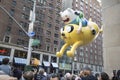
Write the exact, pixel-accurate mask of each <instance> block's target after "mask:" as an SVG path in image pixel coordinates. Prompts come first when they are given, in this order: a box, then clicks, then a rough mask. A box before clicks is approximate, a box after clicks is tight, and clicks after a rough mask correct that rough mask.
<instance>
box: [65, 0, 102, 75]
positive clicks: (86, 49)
mask: <svg viewBox="0 0 120 80" xmlns="http://www.w3.org/2000/svg"><path fill="white" fill-rule="evenodd" d="M64 1H66V0H63V2H64ZM69 2H70V3H69V4H72V5H71V6H70V5H68V6H67V7H66V6H65V7H64V8H65V9H67V8H72V9H73V10H80V11H82V12H83V13H84V16H85V18H86V19H87V20H89V18H91V19H92V21H93V22H96V23H97V24H98V26H99V27H101V26H102V23H101V21H102V19H101V17H102V16H101V5H100V3H99V2H98V1H97V0H70V1H69ZM64 4H65V3H64ZM64 4H63V6H64ZM65 9H64V10H65ZM102 44H103V42H102V34H100V35H99V36H98V37H97V38H96V39H95V40H94V41H93V42H92V43H90V44H88V45H86V46H83V47H79V48H78V49H77V50H76V53H75V55H76V56H75V57H74V59H73V60H74V63H72V66H71V68H72V69H73V72H74V73H78V72H79V70H81V69H82V68H83V67H84V66H89V67H91V68H92V69H93V71H94V72H101V71H102V69H103V46H102ZM68 60H69V59H68ZM70 65H71V64H70ZM70 65H69V66H70Z"/></svg>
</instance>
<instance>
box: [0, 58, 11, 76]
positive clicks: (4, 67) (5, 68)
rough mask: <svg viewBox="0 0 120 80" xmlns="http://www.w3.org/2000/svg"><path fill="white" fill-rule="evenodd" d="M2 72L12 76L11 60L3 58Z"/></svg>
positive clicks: (0, 68)
mask: <svg viewBox="0 0 120 80" xmlns="http://www.w3.org/2000/svg"><path fill="white" fill-rule="evenodd" d="M0 70H2V71H3V72H5V74H7V75H10V76H11V75H12V71H11V66H10V65H9V58H3V60H2V65H0Z"/></svg>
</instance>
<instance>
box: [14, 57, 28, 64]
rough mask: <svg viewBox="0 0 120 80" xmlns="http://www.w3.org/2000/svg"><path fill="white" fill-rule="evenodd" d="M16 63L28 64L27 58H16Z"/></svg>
mask: <svg viewBox="0 0 120 80" xmlns="http://www.w3.org/2000/svg"><path fill="white" fill-rule="evenodd" d="M14 60H15V63H18V64H26V63H27V59H23V58H14Z"/></svg>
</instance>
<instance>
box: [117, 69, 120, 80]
mask: <svg viewBox="0 0 120 80" xmlns="http://www.w3.org/2000/svg"><path fill="white" fill-rule="evenodd" d="M117 78H118V80H120V70H118V71H117Z"/></svg>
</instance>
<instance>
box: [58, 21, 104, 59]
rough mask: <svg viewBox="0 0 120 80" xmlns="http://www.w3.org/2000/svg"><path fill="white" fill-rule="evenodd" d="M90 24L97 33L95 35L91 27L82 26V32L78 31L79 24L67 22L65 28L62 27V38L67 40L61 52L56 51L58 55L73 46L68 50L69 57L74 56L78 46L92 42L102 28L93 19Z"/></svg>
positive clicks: (60, 55)
mask: <svg viewBox="0 0 120 80" xmlns="http://www.w3.org/2000/svg"><path fill="white" fill-rule="evenodd" d="M89 23H90V26H92V27H93V28H94V29H95V31H96V34H95V35H93V34H92V32H91V30H90V27H89V26H86V27H82V30H81V32H80V33H77V30H78V28H79V25H76V24H67V25H65V26H64V27H63V28H61V38H62V39H63V40H64V41H65V44H64V45H63V46H62V48H61V50H60V52H57V53H56V56H57V57H62V55H63V53H64V51H65V50H66V48H67V47H69V46H72V47H71V49H70V50H69V51H67V56H68V57H73V56H74V52H75V50H76V48H77V47H79V46H83V45H86V44H88V43H90V42H92V41H93V40H94V39H95V38H96V37H97V36H98V34H99V33H100V32H102V30H101V29H100V28H99V27H98V25H97V24H96V23H94V22H92V21H89Z"/></svg>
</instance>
